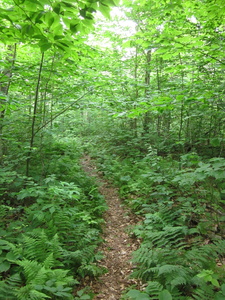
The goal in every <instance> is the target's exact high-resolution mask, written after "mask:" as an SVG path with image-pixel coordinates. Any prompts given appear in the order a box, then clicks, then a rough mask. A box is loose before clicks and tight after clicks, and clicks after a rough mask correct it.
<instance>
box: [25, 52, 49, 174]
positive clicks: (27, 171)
mask: <svg viewBox="0 0 225 300" xmlns="http://www.w3.org/2000/svg"><path fill="white" fill-rule="evenodd" d="M44 54H45V53H44V52H43V53H42V56H41V62H40V67H39V72H38V80H37V85H36V91H35V99H34V110H33V115H32V124H31V138H30V146H29V151H28V154H27V161H26V176H29V171H30V161H31V153H32V148H33V145H34V136H35V122H36V117H37V108H38V96H39V88H40V83H41V73H42V68H43V62H44Z"/></svg>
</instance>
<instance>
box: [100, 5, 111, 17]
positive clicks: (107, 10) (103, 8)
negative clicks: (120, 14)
mask: <svg viewBox="0 0 225 300" xmlns="http://www.w3.org/2000/svg"><path fill="white" fill-rule="evenodd" d="M98 10H99V11H100V12H101V13H102V14H103V16H104V17H105V18H107V19H110V8H109V7H108V6H106V5H104V4H101V3H100V4H99V8H98Z"/></svg>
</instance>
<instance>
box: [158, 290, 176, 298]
mask: <svg viewBox="0 0 225 300" xmlns="http://www.w3.org/2000/svg"><path fill="white" fill-rule="evenodd" d="M172 299H173V298H172V295H171V294H170V292H169V291H168V290H163V291H161V292H160V293H159V300H172Z"/></svg>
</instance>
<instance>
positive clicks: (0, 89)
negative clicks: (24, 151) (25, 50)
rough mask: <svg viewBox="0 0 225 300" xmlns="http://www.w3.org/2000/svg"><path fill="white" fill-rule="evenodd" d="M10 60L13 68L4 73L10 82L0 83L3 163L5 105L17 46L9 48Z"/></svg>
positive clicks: (2, 152) (0, 148)
mask: <svg viewBox="0 0 225 300" xmlns="http://www.w3.org/2000/svg"><path fill="white" fill-rule="evenodd" d="M8 51H9V53H8V58H7V60H8V61H9V62H11V66H10V68H9V69H8V70H5V71H4V73H5V74H4V75H6V76H7V77H8V82H7V83H6V84H4V83H3V84H1V83H0V92H2V93H3V95H4V96H3V97H2V98H0V102H2V106H3V107H2V109H0V162H1V161H2V158H3V155H4V149H3V123H4V118H5V105H4V104H6V102H7V96H8V94H9V88H10V85H11V81H12V70H13V67H14V64H15V60H16V51H17V45H16V44H14V47H13V48H12V46H8Z"/></svg>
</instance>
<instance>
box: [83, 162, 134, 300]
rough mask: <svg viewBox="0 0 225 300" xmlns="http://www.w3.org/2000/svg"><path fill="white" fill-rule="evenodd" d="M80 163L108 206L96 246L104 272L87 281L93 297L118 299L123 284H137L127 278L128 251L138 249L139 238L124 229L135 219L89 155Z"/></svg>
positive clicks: (128, 267) (129, 266)
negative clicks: (102, 257) (98, 244)
mask: <svg viewBox="0 0 225 300" xmlns="http://www.w3.org/2000/svg"><path fill="white" fill-rule="evenodd" d="M82 166H83V169H84V170H85V172H87V173H88V175H90V176H94V177H96V179H97V183H98V185H99V192H100V193H101V194H102V195H103V196H104V197H105V200H106V202H107V205H108V207H109V208H108V210H107V211H106V213H105V214H104V219H105V226H104V228H103V239H104V242H103V243H102V245H101V246H100V248H99V250H100V251H102V252H103V254H104V259H103V260H102V261H101V262H100V265H101V266H103V267H105V268H107V270H108V272H107V273H106V274H104V275H102V276H101V277H100V278H99V279H97V280H95V281H92V282H91V283H89V284H90V286H91V288H92V290H93V291H94V293H95V294H96V296H95V298H94V300H106V299H107V300H118V299H120V297H121V295H122V293H123V292H124V291H125V290H126V288H127V287H129V286H131V285H132V284H137V282H136V280H133V279H129V275H130V274H131V272H132V269H133V265H132V263H131V257H132V252H133V251H134V250H136V249H137V248H138V246H139V244H140V241H139V240H137V239H134V238H132V237H130V236H129V234H128V228H129V227H131V226H133V225H135V224H136V223H137V222H138V219H137V216H135V215H133V214H132V213H131V212H130V211H129V210H128V209H127V208H126V207H124V206H123V205H122V202H121V199H120V198H119V196H118V190H117V189H116V188H115V187H113V186H111V185H110V184H109V183H108V182H107V181H106V180H105V179H104V178H103V177H102V175H101V173H100V172H98V171H97V169H96V167H95V165H94V163H93V162H92V161H91V159H90V157H89V156H85V157H84V158H83V159H82Z"/></svg>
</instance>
